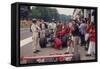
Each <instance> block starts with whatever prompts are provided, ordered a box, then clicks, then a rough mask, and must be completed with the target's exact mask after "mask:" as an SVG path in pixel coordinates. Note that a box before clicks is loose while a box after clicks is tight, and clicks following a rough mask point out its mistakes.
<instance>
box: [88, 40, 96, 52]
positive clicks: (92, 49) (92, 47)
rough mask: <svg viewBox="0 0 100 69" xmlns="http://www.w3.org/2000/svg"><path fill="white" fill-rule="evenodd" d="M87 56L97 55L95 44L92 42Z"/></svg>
mask: <svg viewBox="0 0 100 69" xmlns="http://www.w3.org/2000/svg"><path fill="white" fill-rule="evenodd" d="M87 54H95V42H93V41H90V43H89V48H88V53H87Z"/></svg>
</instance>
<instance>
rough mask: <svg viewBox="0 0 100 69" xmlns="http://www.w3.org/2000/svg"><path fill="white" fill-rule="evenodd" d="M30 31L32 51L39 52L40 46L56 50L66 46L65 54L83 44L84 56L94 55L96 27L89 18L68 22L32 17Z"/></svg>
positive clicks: (73, 51)
mask: <svg viewBox="0 0 100 69" xmlns="http://www.w3.org/2000/svg"><path fill="white" fill-rule="evenodd" d="M30 31H31V32H32V39H33V42H32V46H33V53H38V52H41V48H47V47H53V48H55V49H58V50H62V49H63V48H66V52H65V54H68V53H75V52H77V51H78V46H83V47H84V48H85V50H86V51H87V53H86V56H91V55H95V43H96V29H95V23H93V22H91V21H90V20H89V19H85V18H82V19H81V20H80V21H78V20H70V21H69V22H63V21H58V22H57V21H54V20H53V21H52V22H45V21H44V20H42V19H32V25H31V26H30Z"/></svg>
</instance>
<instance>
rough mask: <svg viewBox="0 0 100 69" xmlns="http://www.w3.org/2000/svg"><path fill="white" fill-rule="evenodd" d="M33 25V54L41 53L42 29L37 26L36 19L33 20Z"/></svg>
mask: <svg viewBox="0 0 100 69" xmlns="http://www.w3.org/2000/svg"><path fill="white" fill-rule="evenodd" d="M32 22H33V24H32V26H31V30H32V40H33V41H32V46H33V53H37V52H39V51H40V45H39V31H40V27H39V26H38V25H37V21H36V19H33V20H32Z"/></svg>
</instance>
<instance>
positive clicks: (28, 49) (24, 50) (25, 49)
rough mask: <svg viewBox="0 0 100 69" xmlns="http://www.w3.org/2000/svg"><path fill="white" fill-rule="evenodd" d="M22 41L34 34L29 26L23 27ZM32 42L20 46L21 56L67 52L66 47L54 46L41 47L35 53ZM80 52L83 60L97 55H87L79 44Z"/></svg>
mask: <svg viewBox="0 0 100 69" xmlns="http://www.w3.org/2000/svg"><path fill="white" fill-rule="evenodd" d="M20 35H21V38H20V39H21V41H22V40H25V39H27V38H29V37H31V36H32V33H31V32H30V30H29V28H26V29H21V34H20ZM32 48H33V47H32V42H29V43H27V44H25V45H23V46H21V47H20V56H21V57H22V56H40V55H44V56H45V55H49V54H53V53H61V54H64V53H65V52H66V48H63V49H62V50H56V49H54V48H41V50H40V52H39V53H38V54H34V53H33V51H32ZM78 50H79V53H80V55H81V60H91V59H95V56H91V57H86V56H85V55H86V51H85V50H84V47H81V46H78Z"/></svg>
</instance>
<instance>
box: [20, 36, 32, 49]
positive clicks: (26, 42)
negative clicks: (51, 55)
mask: <svg viewBox="0 0 100 69" xmlns="http://www.w3.org/2000/svg"><path fill="white" fill-rule="evenodd" d="M30 42H32V37H28V38H26V39H23V40H21V41H20V47H22V46H24V45H26V44H28V43H30Z"/></svg>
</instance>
